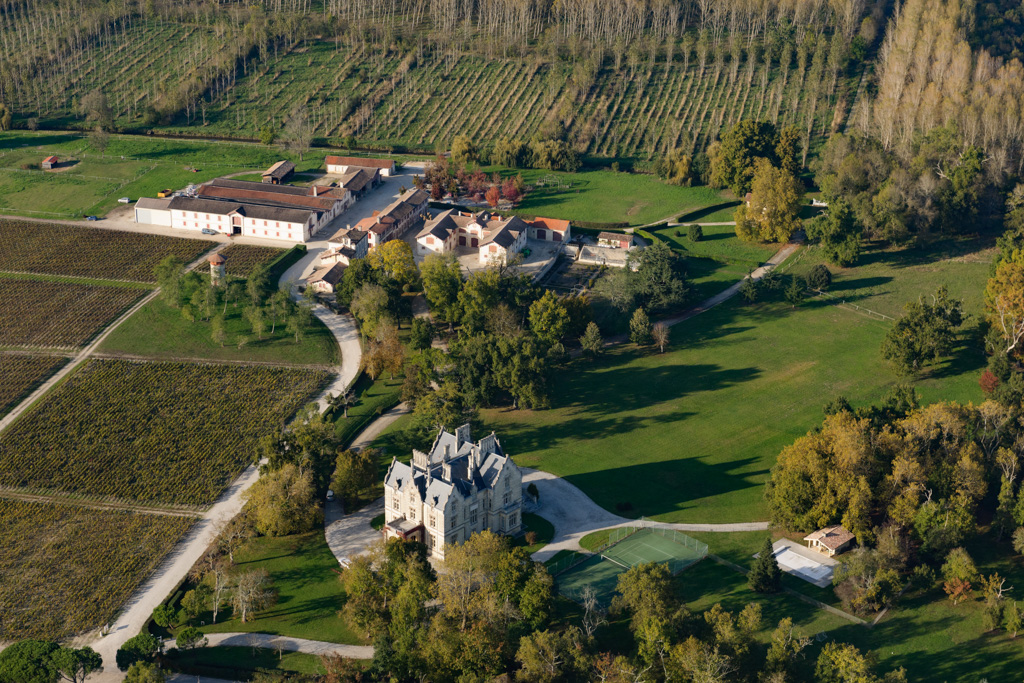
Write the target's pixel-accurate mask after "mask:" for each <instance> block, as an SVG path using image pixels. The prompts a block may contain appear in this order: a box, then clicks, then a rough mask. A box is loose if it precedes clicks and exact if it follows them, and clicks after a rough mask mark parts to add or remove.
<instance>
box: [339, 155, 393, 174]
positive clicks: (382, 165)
mask: <svg viewBox="0 0 1024 683" xmlns="http://www.w3.org/2000/svg"><path fill="white" fill-rule="evenodd" d="M324 164H325V165H326V166H327V172H328V173H337V174H344V173H348V172H349V171H351V170H356V169H360V168H368V169H371V170H373V169H377V170H378V171H380V174H381V175H382V176H384V177H385V178H387V177H389V176H391V175H394V173H395V160H394V159H370V158H364V157H336V156H329V157H326V158H325V159H324Z"/></svg>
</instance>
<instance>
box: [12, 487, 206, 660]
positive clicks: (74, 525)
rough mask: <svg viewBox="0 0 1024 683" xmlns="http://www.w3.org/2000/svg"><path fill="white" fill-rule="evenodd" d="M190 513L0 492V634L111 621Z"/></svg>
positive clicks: (56, 633) (41, 632)
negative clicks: (113, 508)
mask: <svg viewBox="0 0 1024 683" xmlns="http://www.w3.org/2000/svg"><path fill="white" fill-rule="evenodd" d="M194 521H195V520H194V519H191V518H188V517H180V516H162V515H150V514H141V513H136V512H127V511H110V510H102V511H101V510H90V509H87V508H84V507H77V506H72V505H63V504H57V503H36V502H23V501H17V500H6V499H3V498H0V614H2V615H3V618H2V619H0V641H12V640H20V639H22V638H43V639H46V640H58V639H63V638H66V637H69V636H73V635H75V634H78V633H82V632H85V631H90V630H93V629H96V628H99V627H101V626H103V625H104V624H106V623H109V622H110V621H111V620H112V619H113V618H114V616H115V615H116V614H117V612H118V611H119V610H120V609H121V607H122V605H124V603H125V601H126V600H127V599H128V598H129V597H130V596H131V594H132V592H133V591H134V590H135V589H136V588H137V587H138V586H139V584H141V583H142V581H143V580H145V578H146V577H147V576H149V574H150V573H152V571H153V570H154V569H156V567H157V566H158V565H159V564H160V561H161V560H162V559H163V557H164V555H165V554H166V553H167V552H168V551H169V550H170V549H171V548H173V547H174V544H175V543H177V542H178V541H179V540H180V539H181V537H182V536H184V535H185V533H186V532H187V531H188V529H189V528H190V527H191V526H192V524H193V523H194Z"/></svg>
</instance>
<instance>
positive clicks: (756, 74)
mask: <svg viewBox="0 0 1024 683" xmlns="http://www.w3.org/2000/svg"><path fill="white" fill-rule="evenodd" d="M704 57H705V58H704V59H703V60H701V59H699V58H698V57H697V56H696V55H687V56H686V57H685V58H680V57H678V56H677V57H676V58H675V59H673V61H672V62H671V63H667V62H665V61H663V60H662V59H661V58H660V57H658V58H650V57H645V58H644V59H643V60H638V61H636V62H633V63H632V64H631V65H630V66H628V67H627V66H624V65H620V67H619V68H615V67H614V66H613V65H612V64H605V65H603V66H602V67H601V68H600V69H598V70H596V71H595V72H593V73H588V72H586V69H585V68H582V67H578V68H580V72H581V73H575V72H574V71H573V68H572V67H571V66H569V65H567V64H564V63H558V62H555V63H550V62H544V61H539V60H530V61H519V60H512V59H485V58H483V57H478V56H474V55H462V56H458V57H455V58H452V57H450V56H445V55H441V54H439V53H438V54H428V55H427V56H424V57H422V58H421V59H420V60H419V61H414V60H411V59H410V58H409V55H402V54H399V53H395V52H388V53H387V54H386V55H385V56H383V57H380V56H377V55H369V54H363V53H362V52H360V51H358V50H354V49H353V50H345V49H341V50H338V49H337V48H336V47H335V46H334V44H332V43H326V42H319V43H312V44H311V45H309V46H308V47H303V48H299V49H296V50H294V51H292V52H290V53H288V54H286V55H284V56H282V57H281V58H280V59H278V60H270V61H267V62H265V63H264V64H262V65H261V66H260V67H259V70H256V71H254V72H250V74H249V75H248V76H245V77H240V78H239V79H238V81H237V82H236V84H235V86H234V87H233V88H232V89H231V90H230V91H228V92H226V93H224V94H222V95H221V96H220V97H219V98H218V99H216V100H215V101H214V102H213V103H212V104H211V105H209V107H208V109H207V110H206V117H207V121H208V123H209V125H208V126H207V128H208V129H210V130H212V131H215V132H217V133H218V134H221V135H233V134H237V131H239V130H249V131H250V133H249V134H250V135H255V131H256V129H257V128H258V127H259V126H260V125H263V124H265V123H269V124H270V125H274V124H277V125H280V122H281V121H283V120H284V119H285V118H286V117H287V116H288V114H289V113H290V112H291V111H293V110H294V109H296V108H297V107H299V106H305V107H306V108H307V110H308V112H309V116H310V120H311V123H312V125H313V128H314V132H315V134H316V135H317V136H320V137H323V138H326V139H333V140H338V139H340V137H341V136H344V135H354V136H355V137H356V138H357V139H358V140H359V141H360V142H361V143H365V144H370V145H374V146H394V145H401V146H404V147H406V148H409V149H418V150H427V151H430V150H433V149H434V148H435V146H436V145H438V144H447V143H448V142H450V140H451V138H452V137H453V136H454V135H457V134H464V135H468V136H469V137H470V138H472V139H474V140H477V141H478V142H481V143H486V142H489V141H494V140H497V139H500V138H511V139H516V138H518V139H522V140H528V139H530V137H531V136H532V135H534V134H535V133H536V132H537V131H538V130H539V129H540V127H541V125H542V124H543V123H544V122H545V121H549V120H553V119H562V120H563V121H564V122H565V123H566V124H567V126H568V131H569V135H570V139H572V140H574V142H575V143H576V146H577V148H579V149H581V150H584V151H585V152H586V153H588V154H591V155H594V156H601V157H635V158H639V157H645V158H650V157H652V156H653V155H656V154H660V153H664V151H666V150H670V149H684V150H686V151H702V150H704V149H705V148H706V147H707V145H708V144H709V143H710V142H711V141H713V140H714V139H715V137H716V136H717V135H718V133H719V131H720V130H721V129H722V128H723V127H725V126H728V125H730V124H732V123H735V122H736V121H739V120H741V119H743V118H759V119H768V120H771V121H775V122H777V123H778V124H780V125H796V126H799V127H800V128H801V130H802V131H803V132H804V135H805V139H806V140H808V141H810V140H812V139H815V138H819V137H824V136H827V135H828V134H829V133H830V132H832V130H833V129H834V128H835V127H837V126H839V125H840V124H841V123H843V122H844V121H845V118H846V115H847V113H848V112H849V110H850V108H851V106H852V99H853V95H854V91H855V89H856V86H857V83H858V78H856V77H853V78H849V77H846V76H845V75H844V74H841V73H834V72H830V71H829V69H828V67H827V65H826V63H825V59H826V53H825V51H823V50H822V49H821V48H820V47H819V48H818V49H814V46H813V45H811V46H806V45H800V46H798V47H797V49H796V50H795V51H794V50H791V51H790V52H788V53H786V54H785V55H784V56H782V57H780V56H779V55H777V54H776V55H774V56H772V57H769V58H768V59H765V58H763V56H759V54H758V51H757V50H752V51H751V52H750V53H749V54H748V55H746V56H743V55H733V56H728V55H726V54H725V53H724V52H723V51H722V50H719V51H718V53H717V55H712V56H708V55H704ZM172 128H173V129H174V130H179V129H180V128H178V127H172Z"/></svg>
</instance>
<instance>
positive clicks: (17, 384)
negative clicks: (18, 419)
mask: <svg viewBox="0 0 1024 683" xmlns="http://www.w3.org/2000/svg"><path fill="white" fill-rule="evenodd" d="M0 305H2V304H0ZM2 315H3V312H2V311H0V316H2ZM66 362H67V358H64V357H62V356H30V355H28V354H23V353H2V354H0V415H5V414H6V413H7V411H8V410H10V409H11V408H13V407H14V405H15V404H16V403H17V402H18V401H19V400H21V398H22V397H23V396H25V394H26V393H28V392H29V391H30V390H31V389H32V388H33V387H35V386H36V385H38V384H39V383H40V382H42V381H43V380H45V379H46V378H47V377H49V376H50V375H52V374H53V373H55V372H57V370H59V369H60V367H61V366H62V365H64V363H66Z"/></svg>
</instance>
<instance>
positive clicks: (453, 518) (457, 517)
mask: <svg viewBox="0 0 1024 683" xmlns="http://www.w3.org/2000/svg"><path fill="white" fill-rule="evenodd" d="M458 523H459V516H458V515H457V514H454V513H452V528H453V529H454V528H455V525H456V524H458Z"/></svg>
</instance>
